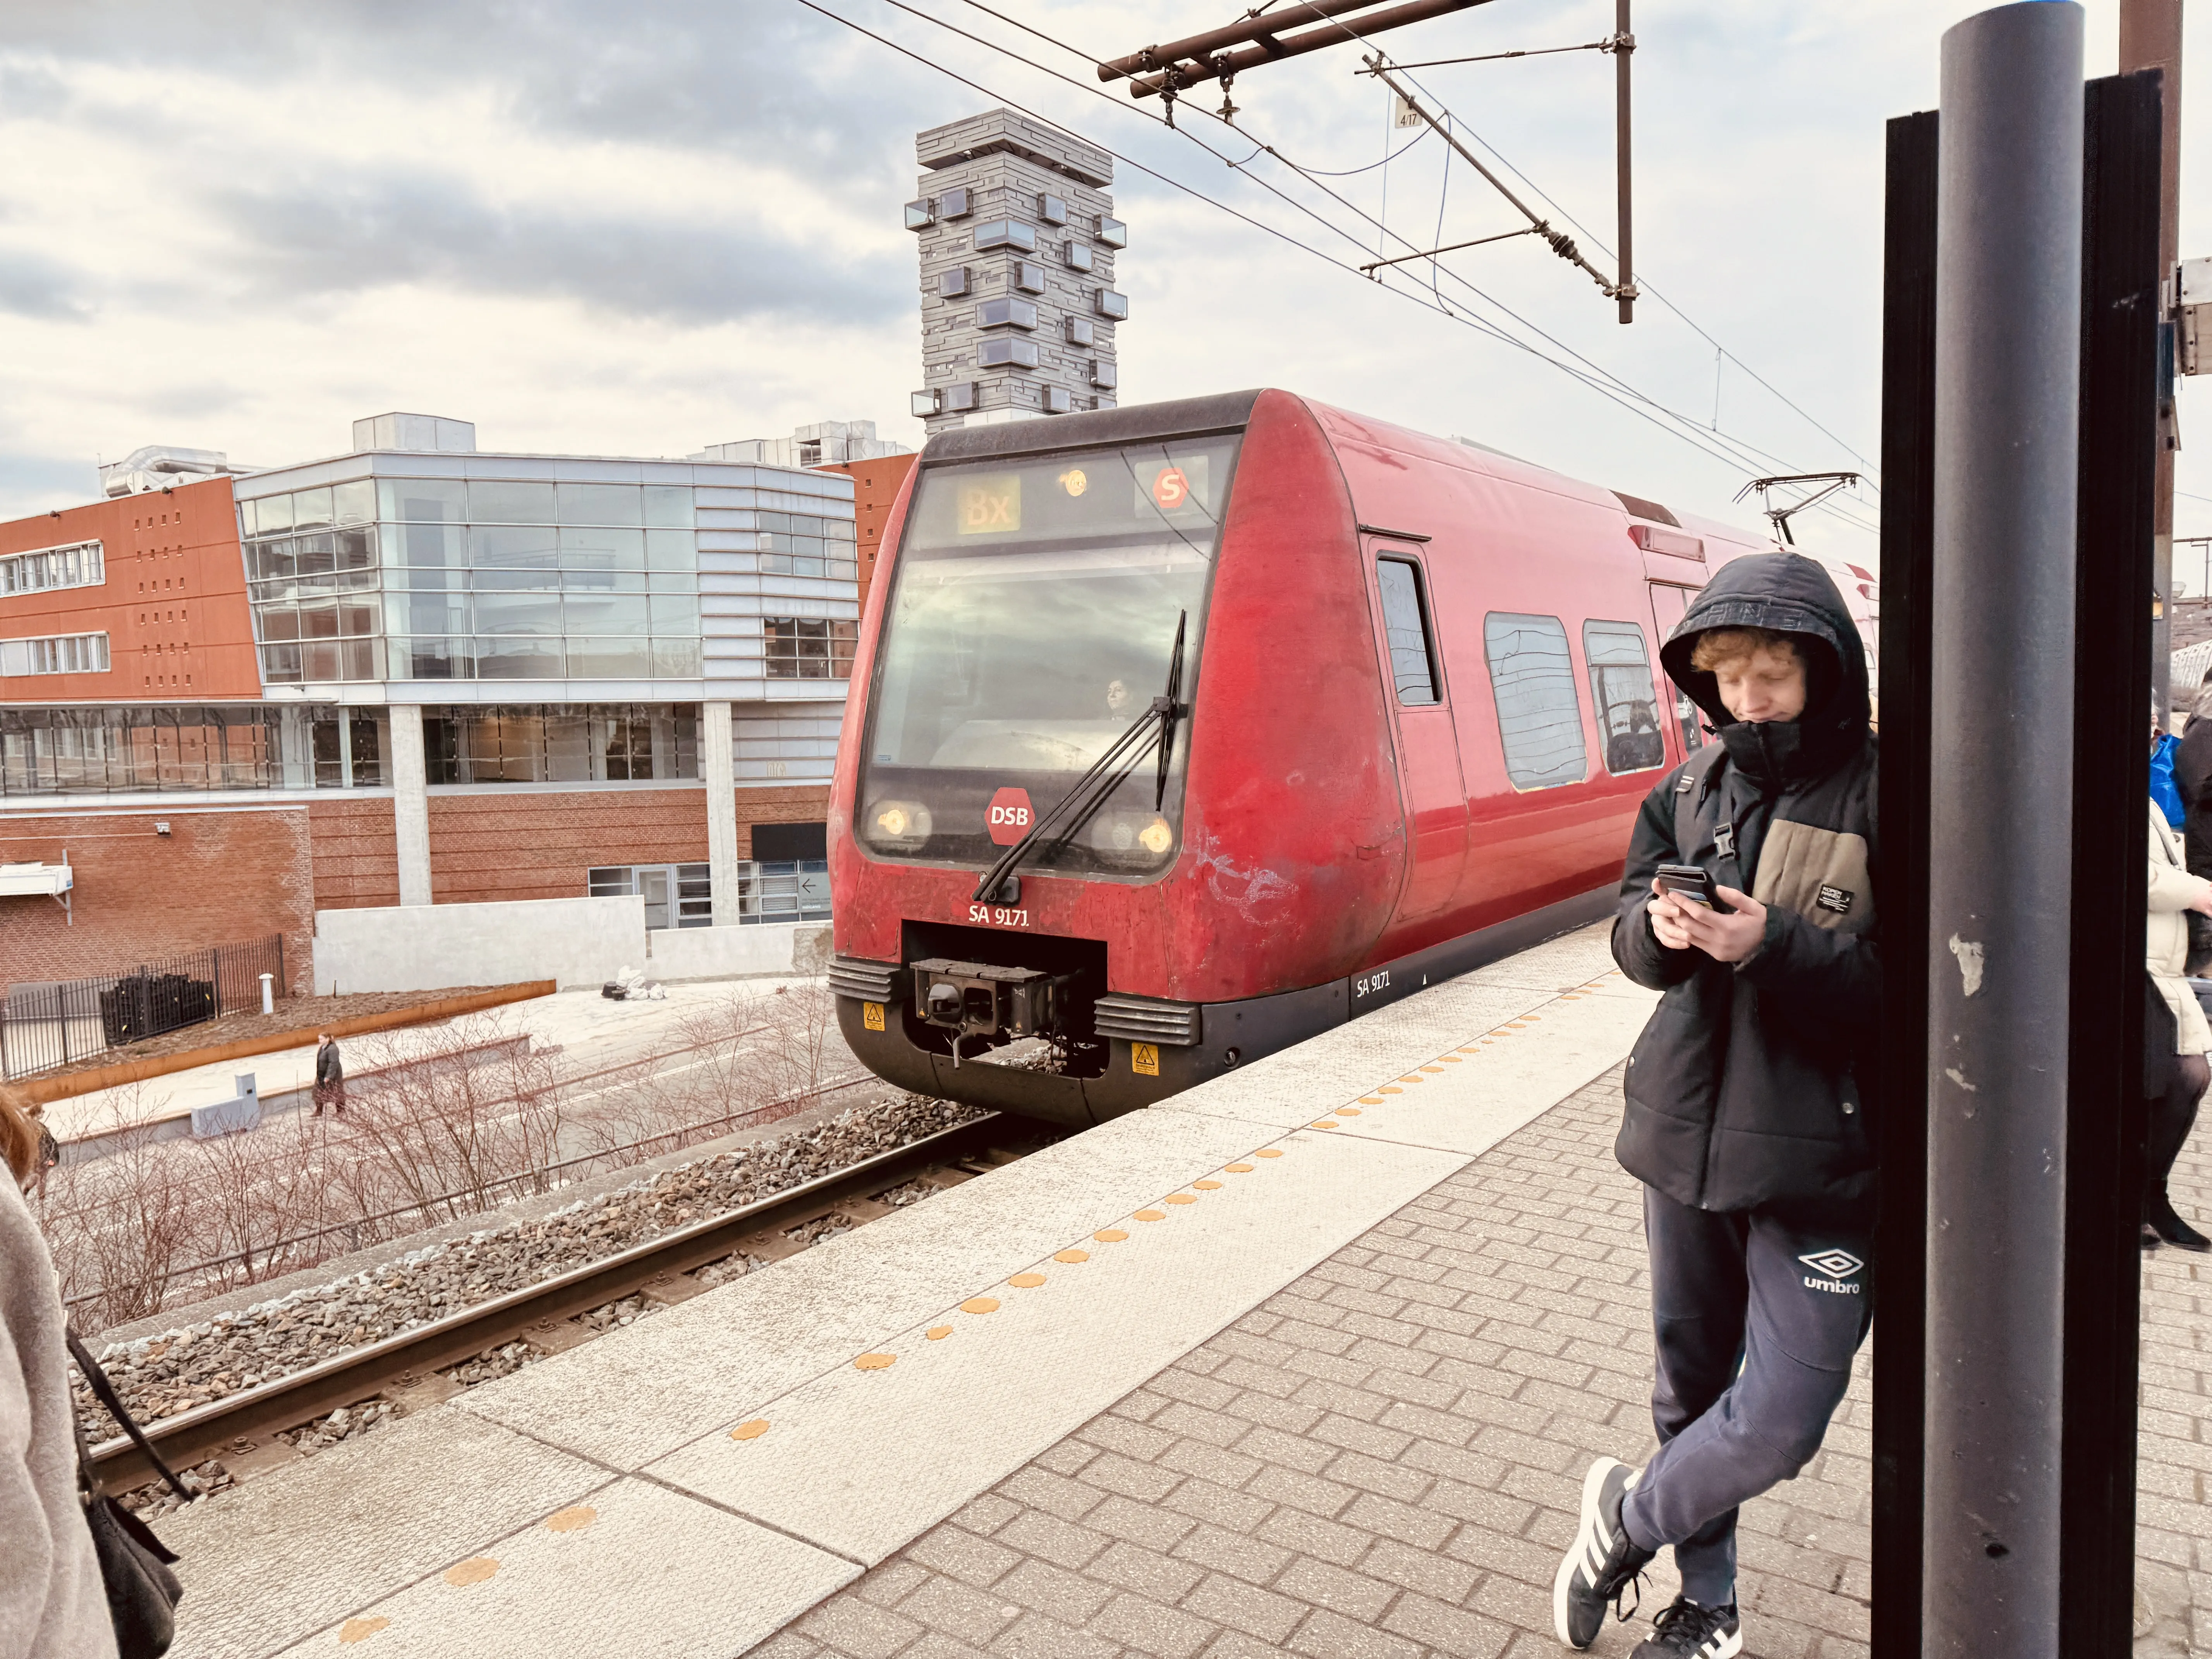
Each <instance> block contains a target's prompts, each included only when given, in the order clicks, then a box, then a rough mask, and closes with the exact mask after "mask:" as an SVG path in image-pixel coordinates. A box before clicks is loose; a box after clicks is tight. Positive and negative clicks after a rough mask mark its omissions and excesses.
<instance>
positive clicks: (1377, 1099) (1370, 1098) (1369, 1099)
mask: <svg viewBox="0 0 2212 1659" xmlns="http://www.w3.org/2000/svg"><path fill="white" fill-rule="evenodd" d="M1359 1103H1360V1104H1361V1105H1362V1106H1380V1105H1381V1104H1382V1103H1383V1097H1382V1096H1380V1095H1362V1096H1360V1097H1359Z"/></svg>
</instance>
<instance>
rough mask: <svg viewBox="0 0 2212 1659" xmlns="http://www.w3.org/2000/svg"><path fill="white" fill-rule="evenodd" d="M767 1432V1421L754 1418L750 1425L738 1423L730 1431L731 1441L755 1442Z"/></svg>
mask: <svg viewBox="0 0 2212 1659" xmlns="http://www.w3.org/2000/svg"><path fill="white" fill-rule="evenodd" d="M767 1432H768V1419H766V1418H765V1417H756V1418H755V1419H753V1420H752V1421H751V1422H750V1423H740V1424H738V1426H737V1427H736V1428H734V1429H732V1430H731V1431H730V1438H731V1439H732V1440H757V1439H759V1438H760V1437H762V1436H763V1435H764V1434H766V1433H767Z"/></svg>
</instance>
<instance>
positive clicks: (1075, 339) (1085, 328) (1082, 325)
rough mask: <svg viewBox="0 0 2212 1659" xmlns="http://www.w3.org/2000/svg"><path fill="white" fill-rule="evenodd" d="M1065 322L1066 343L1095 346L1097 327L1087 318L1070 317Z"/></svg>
mask: <svg viewBox="0 0 2212 1659" xmlns="http://www.w3.org/2000/svg"><path fill="white" fill-rule="evenodd" d="M1066 321H1067V343H1068V344H1070V345H1075V346H1087V345H1095V344H1097V341H1098V325H1097V324H1095V323H1093V322H1092V321H1091V319H1089V318H1088V317H1070V318H1068V319H1066Z"/></svg>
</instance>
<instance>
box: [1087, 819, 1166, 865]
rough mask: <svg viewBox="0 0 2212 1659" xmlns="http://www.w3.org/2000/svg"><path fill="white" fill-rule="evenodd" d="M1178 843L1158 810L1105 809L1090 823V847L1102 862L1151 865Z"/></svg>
mask: <svg viewBox="0 0 2212 1659" xmlns="http://www.w3.org/2000/svg"><path fill="white" fill-rule="evenodd" d="M1174 847H1175V829H1174V826H1173V825H1171V824H1170V823H1168V821H1167V820H1166V819H1165V818H1164V817H1160V816H1159V814H1158V813H1157V812H1102V813H1101V814H1099V816H1098V817H1097V820H1096V821H1095V822H1094V823H1092V824H1091V851H1093V852H1094V853H1096V854H1098V859H1099V862H1100V863H1102V864H1107V865H1112V866H1119V867H1121V868H1123V869H1129V870H1146V869H1150V868H1152V866H1155V865H1157V864H1158V863H1159V861H1160V860H1162V859H1164V858H1165V857H1166V856H1167V855H1168V854H1169V853H1170V851H1172V850H1173V849H1174Z"/></svg>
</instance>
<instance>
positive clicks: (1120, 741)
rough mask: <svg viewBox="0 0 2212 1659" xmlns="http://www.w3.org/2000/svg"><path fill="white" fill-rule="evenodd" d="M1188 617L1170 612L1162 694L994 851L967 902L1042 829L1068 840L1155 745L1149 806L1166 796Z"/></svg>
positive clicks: (980, 895)
mask: <svg viewBox="0 0 2212 1659" xmlns="http://www.w3.org/2000/svg"><path fill="white" fill-rule="evenodd" d="M1189 621H1190V613H1189V612H1188V611H1178V612H1177V613H1176V636H1175V653H1174V654H1173V655H1172V656H1171V657H1170V659H1169V660H1168V684H1167V690H1166V692H1165V694H1164V695H1163V696H1157V697H1154V698H1153V699H1152V704H1151V706H1150V707H1149V708H1146V710H1145V712H1144V713H1143V714H1139V715H1138V716H1137V719H1136V721H1135V723H1134V724H1133V725H1132V726H1130V727H1129V729H1128V730H1127V731H1126V732H1123V733H1122V734H1121V736H1120V737H1118V738H1115V740H1114V744H1113V746H1112V747H1111V748H1109V750H1107V751H1106V752H1105V753H1104V754H1103V755H1101V756H1100V757H1098V758H1097V760H1096V761H1095V762H1093V763H1091V769H1090V770H1089V771H1087V772H1085V774H1084V775H1082V776H1081V777H1080V778H1079V779H1078V780H1076V784H1075V787H1073V789H1071V790H1069V791H1068V792H1067V793H1066V794H1065V795H1063V796H1061V797H1060V804H1059V805H1056V806H1054V808H1053V809H1052V810H1051V811H1048V812H1045V813H1042V814H1041V815H1039V817H1037V819H1036V822H1035V823H1031V824H1030V827H1029V833H1028V834H1026V835H1024V836H1023V837H1022V838H1021V839H1020V840H1019V841H1018V842H1015V843H1014V844H1013V845H1012V847H1009V848H1006V851H1005V852H1003V853H1001V854H1000V855H999V859H998V862H997V863H995V864H994V865H993V866H991V867H990V868H989V869H988V870H986V871H985V872H983V879H982V880H981V881H980V882H978V883H977V884H976V885H975V891H974V892H973V893H972V894H970V895H969V898H970V899H971V900H972V901H973V902H977V903H981V902H986V901H988V900H991V899H992V898H994V896H995V895H996V894H997V893H998V891H999V890H1000V887H1001V886H1003V885H1004V884H1005V883H1006V878H1007V877H1008V876H1010V875H1012V874H1013V872H1015V871H1016V870H1017V869H1018V868H1019V867H1020V866H1021V863H1022V860H1024V859H1026V858H1027V857H1029V855H1030V852H1031V851H1032V850H1034V849H1035V848H1036V846H1037V844H1038V842H1041V841H1042V840H1044V839H1046V836H1047V832H1048V831H1050V832H1051V833H1050V839H1051V842H1052V843H1053V845H1054V847H1055V848H1060V847H1065V846H1066V845H1067V843H1068V842H1070V841H1072V840H1073V839H1074V838H1075V836H1077V835H1079V833H1080V832H1081V831H1082V829H1083V826H1084V825H1085V824H1086V823H1090V822H1091V818H1092V817H1094V816H1096V815H1097V811H1098V809H1099V808H1100V807H1102V806H1103V805H1105V804H1106V802H1107V801H1108V800H1109V799H1110V798H1111V797H1112V795H1113V793H1114V792H1115V790H1116V789H1119V788H1120V787H1121V785H1122V783H1123V782H1124V781H1126V780H1127V777H1128V775H1129V774H1130V773H1132V772H1133V771H1135V770H1136V769H1137V763H1139V761H1141V760H1143V759H1144V757H1145V755H1146V751H1147V750H1150V749H1152V747H1153V746H1154V745H1155V744H1157V745H1158V750H1159V772H1158V781H1157V786H1156V787H1155V788H1154V790H1153V793H1152V810H1153V811H1156V812H1157V811H1159V810H1160V807H1161V806H1162V805H1163V804H1164V803H1165V801H1166V800H1167V798H1168V767H1169V764H1170V762H1171V761H1172V760H1173V758H1174V756H1175V739H1176V726H1177V725H1178V723H1180V722H1181V721H1182V720H1187V719H1188V718H1189V716H1190V705H1189V704H1188V703H1186V702H1178V701H1176V699H1177V698H1179V697H1180V696H1182V641H1183V630H1184V629H1185V628H1186V627H1187V626H1188V623H1189ZM1054 826H1058V827H1057V828H1055V827H1054Z"/></svg>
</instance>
